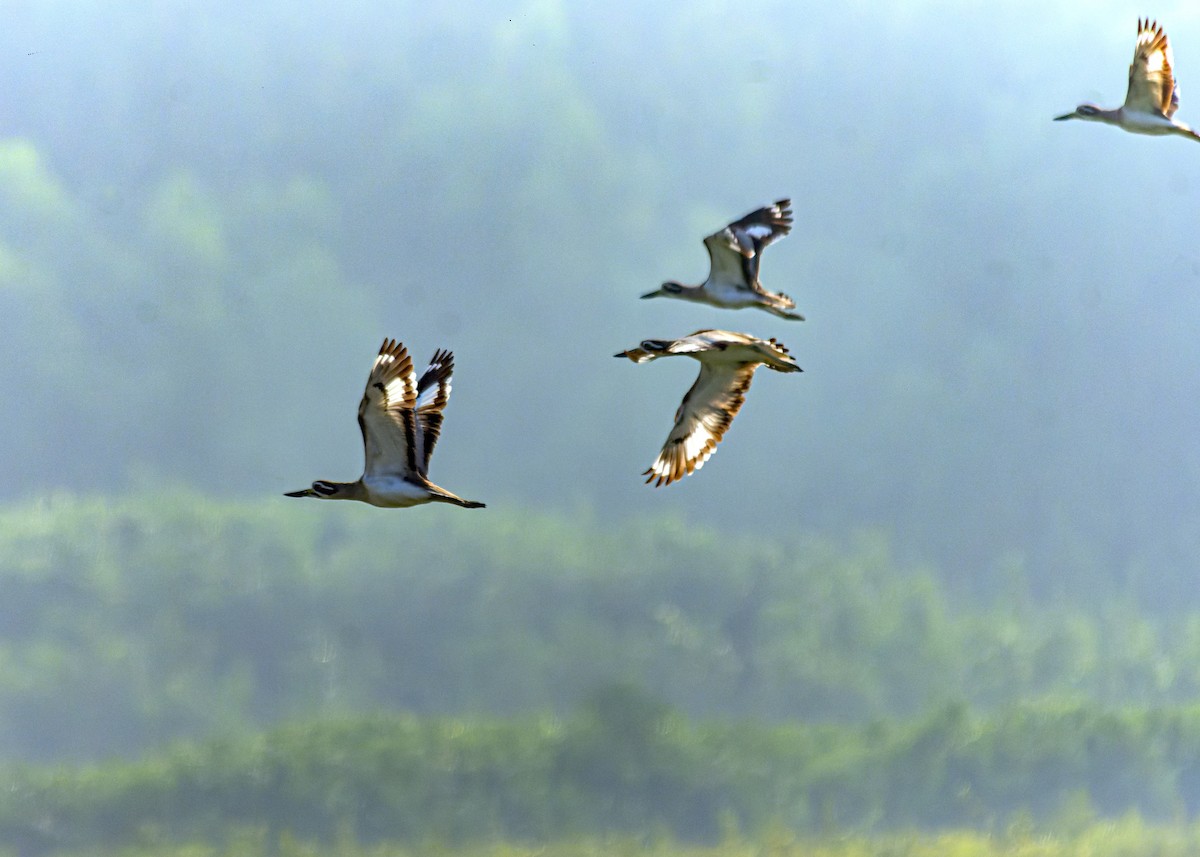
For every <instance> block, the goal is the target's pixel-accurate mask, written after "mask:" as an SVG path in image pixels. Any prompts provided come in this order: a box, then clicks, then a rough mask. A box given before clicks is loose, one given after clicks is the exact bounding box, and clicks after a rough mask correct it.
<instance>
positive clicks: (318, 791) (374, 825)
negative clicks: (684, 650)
mask: <svg viewBox="0 0 1200 857" xmlns="http://www.w3.org/2000/svg"><path fill="white" fill-rule="evenodd" d="M1197 758H1200V709H1197V708H1189V709H1179V710H1174V711H1160V712H1154V713H1144V712H1131V711H1130V712H1118V711H1105V710H1097V709H1094V708H1090V707H1083V706H1071V707H1051V706H1036V707H1034V706H1023V707H1020V708H1016V709H1012V710H1009V711H1006V712H1002V713H1000V714H998V715H995V716H991V717H980V716H978V715H973V714H970V713H969V712H967V711H966V710H965V709H963V708H961V707H958V706H950V707H946V708H943V709H939V710H937V711H934V712H932V713H931V714H930V715H928V716H926V717H924V718H921V719H919V720H916V721H912V722H909V723H902V724H891V725H886V726H885V725H881V724H874V725H870V726H865V727H830V726H799V725H788V726H778V727H772V726H764V725H762V724H757V725H756V724H752V723H747V722H725V723H719V722H704V723H692V722H689V721H688V720H687V719H685V718H684V717H683V716H682V715H680V714H679V713H678V712H676V711H673V710H671V709H670V708H668V707H666V706H664V705H663V704H662V703H661V702H658V701H656V700H655V699H653V698H652V697H650V696H648V695H646V694H645V693H643V692H641V691H637V690H634V689H632V688H629V687H628V686H624V685H614V686H612V687H610V688H607V689H604V690H602V691H599V692H597V694H595V695H594V696H593V697H592V698H591V699H590V700H588V701H587V702H586V703H585V704H583V705H582V706H581V707H580V708H579V709H578V710H577V711H576V712H575V713H574V714H572V715H571V716H570V717H567V718H564V719H548V718H525V719H520V720H487V719H478V718H475V719H460V718H417V717H413V716H407V715H390V716H384V715H377V716H372V717H358V718H336V719H324V720H319V721H310V722H303V723H294V724H290V725H287V726H283V727H279V728H277V729H274V730H271V731H269V732H266V733H264V734H260V735H256V736H252V737H245V738H236V739H223V740H213V741H208V742H205V743H200V744H179V745H175V746H173V747H172V748H170V749H168V750H166V751H165V752H162V753H159V754H156V755H152V756H147V757H145V758H143V759H142V760H141V761H136V762H123V761H110V762H105V763H101V764H95V765H89V766H85V767H76V768H67V767H55V768H35V767H27V766H9V767H8V768H7V769H6V770H4V771H3V772H2V776H3V779H4V782H5V783H6V788H5V789H4V790H3V792H0V843H24V846H23V847H26V848H27V849H29V850H31V851H42V850H47V849H49V848H56V849H68V848H72V847H81V846H83V845H85V844H90V845H93V846H101V845H107V846H117V845H121V844H130V843H136V842H137V841H139V838H142V837H146V836H148V835H153V836H154V837H155V838H156V840H157V841H159V842H162V843H170V842H186V841H202V842H213V843H216V842H221V841H223V840H224V837H225V836H226V835H227V833H228V831H229V830H230V829H243V830H259V831H263V832H264V833H265V835H266V836H267V838H268V839H269V840H274V839H275V838H277V837H279V836H280V835H282V834H284V833H286V834H287V835H288V836H292V837H298V838H299V839H302V840H313V841H318V842H322V843H326V844H328V843H332V842H336V841H340V840H343V839H345V840H347V841H360V842H365V843H377V842H386V841H398V842H404V843H413V844H416V843H429V842H441V843H448V844H455V843H465V842H477V841H485V840H514V841H524V842H550V841H555V840H558V839H562V838H564V837H569V836H597V835H603V836H615V835H616V836H631V837H646V836H648V835H651V834H653V832H655V831H659V832H661V834H662V835H663V836H665V837H667V838H668V839H681V840H684V841H689V842H709V843H712V842H717V841H721V840H724V841H726V842H727V843H728V842H730V841H731V840H738V839H739V838H740V836H741V835H742V832H744V833H745V834H747V835H751V836H755V837H767V838H768V839H769V838H771V837H773V836H775V835H776V834H777V833H778V832H779V831H780V830H781V829H782V830H792V831H799V832H803V833H804V835H805V836H809V837H815V836H833V835H845V834H847V833H858V834H865V833H879V832H883V831H904V830H911V829H915V828H924V829H943V830H952V829H960V828H964V827H971V828H974V829H977V830H988V831H992V832H993V834H994V835H999V834H1000V833H1001V832H1003V833H1004V836H1006V837H1008V838H1009V839H1012V840H1021V841H1026V840H1029V839H1030V838H1031V837H1032V836H1033V833H1034V832H1035V831H1040V830H1053V831H1058V832H1060V833H1063V834H1065V835H1068V836H1070V837H1073V838H1081V839H1082V838H1087V837H1090V836H1093V835H1094V832H1095V830H1096V829H1097V825H1098V821H1099V819H1102V818H1103V819H1126V821H1124V822H1121V824H1124V825H1126V827H1128V826H1129V825H1130V822H1129V819H1133V818H1138V819H1140V818H1147V819H1151V820H1153V821H1154V822H1155V823H1169V822H1175V823H1178V822H1179V821H1180V820H1181V819H1185V818H1192V817H1194V815H1195V813H1196V812H1197V810H1198V809H1200V789H1198V788H1197V783H1196V782H1195V779H1194V777H1190V776H1185V775H1184V771H1185V770H1186V769H1187V768H1188V767H1189V766H1194V765H1195V764H1196V759H1197ZM1117 826H1118V827H1119V826H1120V825H1117ZM1194 835H1195V833H1194V832H1190V833H1189V836H1194ZM1001 839H1002V841H1003V837H1001ZM887 841H888V842H890V843H892V844H891V845H889V846H888V847H899V846H898V845H896V843H899V842H903V841H905V840H904V838H903V837H896V838H893V839H890V840H887ZM911 841H913V842H916V841H922V840H921V839H920V838H918V837H913V838H911ZM1189 841H1190V840H1189ZM39 843H41V844H39ZM887 853H891V852H887ZM895 853H910V852H908V851H903V850H901V851H897V852H895ZM911 853H923V852H920V851H914V852H911ZM967 853H970V852H967ZM1083 853H1087V852H1083ZM1116 853H1119V852H1116Z"/></svg>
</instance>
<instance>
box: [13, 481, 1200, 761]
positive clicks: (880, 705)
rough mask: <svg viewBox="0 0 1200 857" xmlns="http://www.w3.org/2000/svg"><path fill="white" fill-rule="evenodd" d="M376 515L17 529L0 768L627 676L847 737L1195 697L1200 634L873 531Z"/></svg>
mask: <svg viewBox="0 0 1200 857" xmlns="http://www.w3.org/2000/svg"><path fill="white" fill-rule="evenodd" d="M384 520H385V518H384V517H383V516H380V515H379V514H376V513H375V512H374V510H369V509H345V508H341V507H330V506H328V505H326V506H321V507H319V508H318V507H317V506H316V504H311V505H309V506H302V505H301V504H299V503H295V502H288V501H284V500H282V499H280V500H278V501H277V502H273V501H272V500H267V501H266V502H253V503H250V502H219V501H214V500H208V499H205V498H202V497H198V496H196V495H193V494H188V493H165V494H158V495H153V496H152V495H145V496H139V497H129V498H101V497H91V498H88V497H74V496H70V495H55V496H51V497H47V498H45V499H42V500H39V501H35V502H31V503H25V504H14V505H10V506H8V507H7V508H4V509H2V510H0V622H2V623H3V627H4V628H5V633H4V637H3V639H2V640H0V688H2V689H3V693H0V758H9V759H14V758H24V759H28V760H31V761H32V760H51V759H56V758H57V759H69V758H75V759H80V758H85V757H95V756H98V755H100V756H103V755H110V754H129V753H135V752H141V751H143V750H145V749H147V748H152V747H156V746H161V745H162V744H163V743H164V742H166V741H168V740H172V739H175V738H180V737H187V736H200V735H207V734H230V733H234V732H237V731H239V730H241V729H245V728H253V727H262V726H268V725H270V724H273V723H276V722H279V721H280V720H283V719H296V718H307V717H311V716H314V715H338V714H342V713H352V712H361V711H371V710H378V709H380V708H387V709H402V710H408V711H412V712H414V713H421V714H464V713H472V712H474V713H479V714H490V715H500V716H512V715H522V714H528V713H538V712H556V713H559V714H563V713H565V712H569V711H571V710H573V709H574V707H575V706H576V705H577V704H578V703H579V701H580V700H581V699H583V698H585V697H586V696H587V694H588V693H589V692H591V691H592V690H593V689H594V688H597V687H600V686H604V685H607V684H611V683H613V682H627V683H631V684H633V685H636V686H641V687H645V688H652V689H653V690H654V692H655V694H656V695H657V696H659V697H661V698H662V699H663V700H664V701H665V702H667V703H669V704H670V705H672V706H675V707H676V708H678V709H679V710H680V711H682V712H684V713H686V714H687V715H688V716H691V717H702V718H711V717H734V718H740V717H749V716H753V717H757V718H760V719H764V720H766V721H789V720H804V721H840V722H866V721H870V720H873V719H879V718H884V717H893V716H900V717H913V716H917V715H920V714H922V713H923V712H926V711H928V710H929V708H930V706H933V705H937V704H940V703H942V702H962V703H965V704H968V705H970V706H972V707H977V708H981V709H984V710H988V709H992V708H994V707H996V706H998V705H1006V704H1008V703H1009V702H1010V701H1011V700H1014V699H1038V698H1041V699H1052V700H1063V699H1066V700H1079V701H1086V702H1090V703H1094V704H1100V705H1107V706H1129V705H1146V704H1153V705H1178V704H1186V703H1188V702H1190V701H1191V700H1192V699H1194V698H1196V696H1197V685H1198V682H1200V666H1198V665H1200V614H1195V615H1192V614H1188V615H1184V616H1183V617H1182V618H1181V619H1180V620H1179V621H1177V622H1169V621H1167V620H1154V619H1152V618H1150V617H1148V616H1146V615H1144V614H1142V613H1140V612H1138V611H1136V610H1135V609H1133V608H1132V607H1128V606H1127V607H1125V608H1119V607H1113V608H1111V609H1109V610H1107V611H1104V612H1103V613H1100V614H1099V615H1093V614H1090V613H1087V612H1085V611H1083V610H1082V609H1080V608H1078V607H1076V606H1072V605H1067V604H1061V603H1058V604H1056V603H1050V604H1046V605H1044V606H1042V607H1034V606H1031V605H1029V604H1028V603H1027V599H1025V598H1024V597H1023V596H1022V595H1021V593H1020V592H1019V591H1018V592H1017V593H1015V594H1014V595H1012V596H1011V597H1010V598H1008V599H1005V600H1002V601H999V602H997V603H995V604H994V605H993V606H991V607H986V608H980V607H975V608H973V609H967V608H965V607H964V606H962V605H961V604H959V603H958V602H957V600H956V599H955V598H954V597H953V596H952V595H950V594H947V592H946V587H945V586H944V585H943V584H941V583H940V582H939V579H938V577H937V576H936V575H935V574H934V573H932V572H931V571H929V570H926V569H919V568H905V567H902V566H899V565H898V563H897V562H896V561H895V560H894V559H893V558H892V557H891V556H890V555H889V553H888V549H887V544H886V541H885V540H884V539H882V538H880V537H876V536H869V535H864V536H863V537H861V538H859V539H857V540H855V541H853V542H851V543H849V544H847V545H837V544H833V543H830V542H826V541H822V540H819V539H811V538H810V539H806V538H799V537H791V538H789V537H782V538H780V539H779V540H778V541H775V542H770V541H767V540H764V539H751V538H748V537H740V536H737V535H734V534H728V533H726V534H718V533H714V532H712V531H708V530H704V529H701V528H698V527H694V526H688V525H685V524H683V523H681V522H680V521H678V520H676V519H673V518H670V517H659V518H656V519H650V520H646V519H639V520H630V521H628V522H626V523H624V524H622V525H620V526H608V525H601V524H600V523H598V522H597V521H596V520H594V519H593V518H592V517H591V516H590V515H589V514H587V513H586V512H582V511H577V512H576V513H574V514H571V515H567V514H560V515H535V514H531V513H529V512H526V511H523V510H512V509H509V510H504V509H497V510H495V511H493V510H489V514H488V515H486V516H476V517H474V518H471V519H469V520H468V519H467V518H466V517H464V516H453V515H441V516H438V515H437V514H436V513H432V514H424V513H423V512H422V513H417V514H412V515H407V516H392V517H389V518H386V523H387V526H380V522H381V521H384ZM447 544H453V545H454V549H453V550H452V551H450V550H447V549H446V545H447Z"/></svg>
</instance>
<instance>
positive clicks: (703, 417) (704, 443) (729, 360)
mask: <svg viewBox="0 0 1200 857" xmlns="http://www.w3.org/2000/svg"><path fill="white" fill-rule="evenodd" d="M676 354H684V355H686V356H688V357H692V358H695V359H696V360H699V361H700V376H699V377H698V378H697V379H696V383H694V384H692V388H691V389H690V390H688V391H687V395H685V396H684V397H683V402H682V403H680V405H679V410H677V411H676V412H675V427H674V428H672V429H671V433H670V434H669V435H668V436H667V442H666V443H665V444H663V448H662V452H660V453H659V454H658V458H657V459H655V461H654V463H653V464H652V465H650V468H649V469H648V470H646V472H645V473H643V474H642V475H643V476H645V477H647V478H646V482H647V483H649V482H653V483H654V485H655V487H656V488H657V487H658V486H660V485H670V484H671V483H672V482H674V481H675V480H677V479H682V478H683V477H684V476H688V475H690V474H691V473H693V472H694V471H696V470H699V469H700V468H701V467H702V466H703V465H704V462H705V461H707V460H708V458H709V456H710V455H712V454H713V452H715V451H716V449H717V444H718V443H720V442H721V438H722V437H723V436H724V434H725V431H726V430H727V429H728V428H729V425H730V423H732V422H733V418H734V416H736V415H737V412H738V409H739V408H741V407H742V402H744V401H745V400H746V391H747V390H749V389H750V381H751V379H752V378H753V377H754V370H755V369H757V368H758V367H759V366H766V367H767V368H769V369H774V370H775V371H777V372H801V371H803V370H802V369H801V368H800V367H799V366H797V365H796V361H795V360H794V359H793V358H792V355H791V354H789V353H788V350H787V348H785V347H784V345H783V343H781V342H776V341H775V340H774V339H759V338H757V337H754V336H750V335H749V334H745V333H734V332H732V331H728V330H698V331H696V332H695V333H693V334H692V335H691V336H685V337H684V338H683V339H647V340H644V341H643V342H642V343H641V345H639V346H638V347H637V348H630V349H629V350H628V351H622V352H620V353H619V354H614V355H613V356H614V357H628V358H629V359H630V360H632V361H633V362H634V363H645V362H646V361H648V360H657V359H658V358H659V357H672V356H674V355H676Z"/></svg>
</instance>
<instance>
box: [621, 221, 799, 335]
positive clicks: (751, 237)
mask: <svg viewBox="0 0 1200 857" xmlns="http://www.w3.org/2000/svg"><path fill="white" fill-rule="evenodd" d="M791 231H792V201H791V200H790V199H781V200H779V201H778V202H776V203H774V204H773V205H767V206H764V207H762V208H760V209H758V210H757V211H752V212H750V213H749V214H747V215H746V216H745V217H743V218H742V219H741V220H735V221H734V222H733V223H730V224H729V225H728V226H726V227H725V228H724V229H721V230H720V231H718V232H714V233H713V234H712V235H709V236H708V237H707V238H705V239H704V246H705V247H707V248H708V260H709V269H708V279H706V280H705V281H704V282H703V283H701V284H700V285H698V286H688V285H684V284H683V283H680V282H676V281H675V280H668V281H667V282H665V283H663V284H662V287H661V288H659V289H657V290H655V291H653V292H648V293H647V294H644V295H642V297H643V298H660V297H661V298H679V299H680V300H685V301H697V302H698V303H704V304H709V305H710V306H715V307H723V308H725V309H742V308H744V307H758V308H759V309H764V310H766V311H767V312H769V313H773V314H774V315H777V316H779V317H780V318H787V319H792V320H793V321H804V316H802V315H800V313H796V312H788V310H791V309H795V308H796V302H795V301H794V300H792V299H791V298H789V297H788V296H787V295H785V294H781V293H778V292H769V291H767V290H766V289H764V288H763V286H762V283H760V282H759V281H758V269H759V265H760V263H761V262H762V253H763V250H765V249H766V248H767V246H768V245H770V244H771V242H772V241H774V240H776V239H777V238H782V237H783V236H785V235H787V234H788V233H789V232H791Z"/></svg>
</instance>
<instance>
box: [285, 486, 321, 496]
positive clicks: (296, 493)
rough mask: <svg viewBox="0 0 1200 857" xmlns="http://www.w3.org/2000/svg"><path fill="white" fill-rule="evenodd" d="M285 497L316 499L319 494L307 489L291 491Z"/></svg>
mask: <svg viewBox="0 0 1200 857" xmlns="http://www.w3.org/2000/svg"><path fill="white" fill-rule="evenodd" d="M283 496H284V497H316V496H317V492H316V491H314V490H312V489H311V488H305V489H304V490H302V491H289V492H287V493H286V494H284V495H283Z"/></svg>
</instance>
